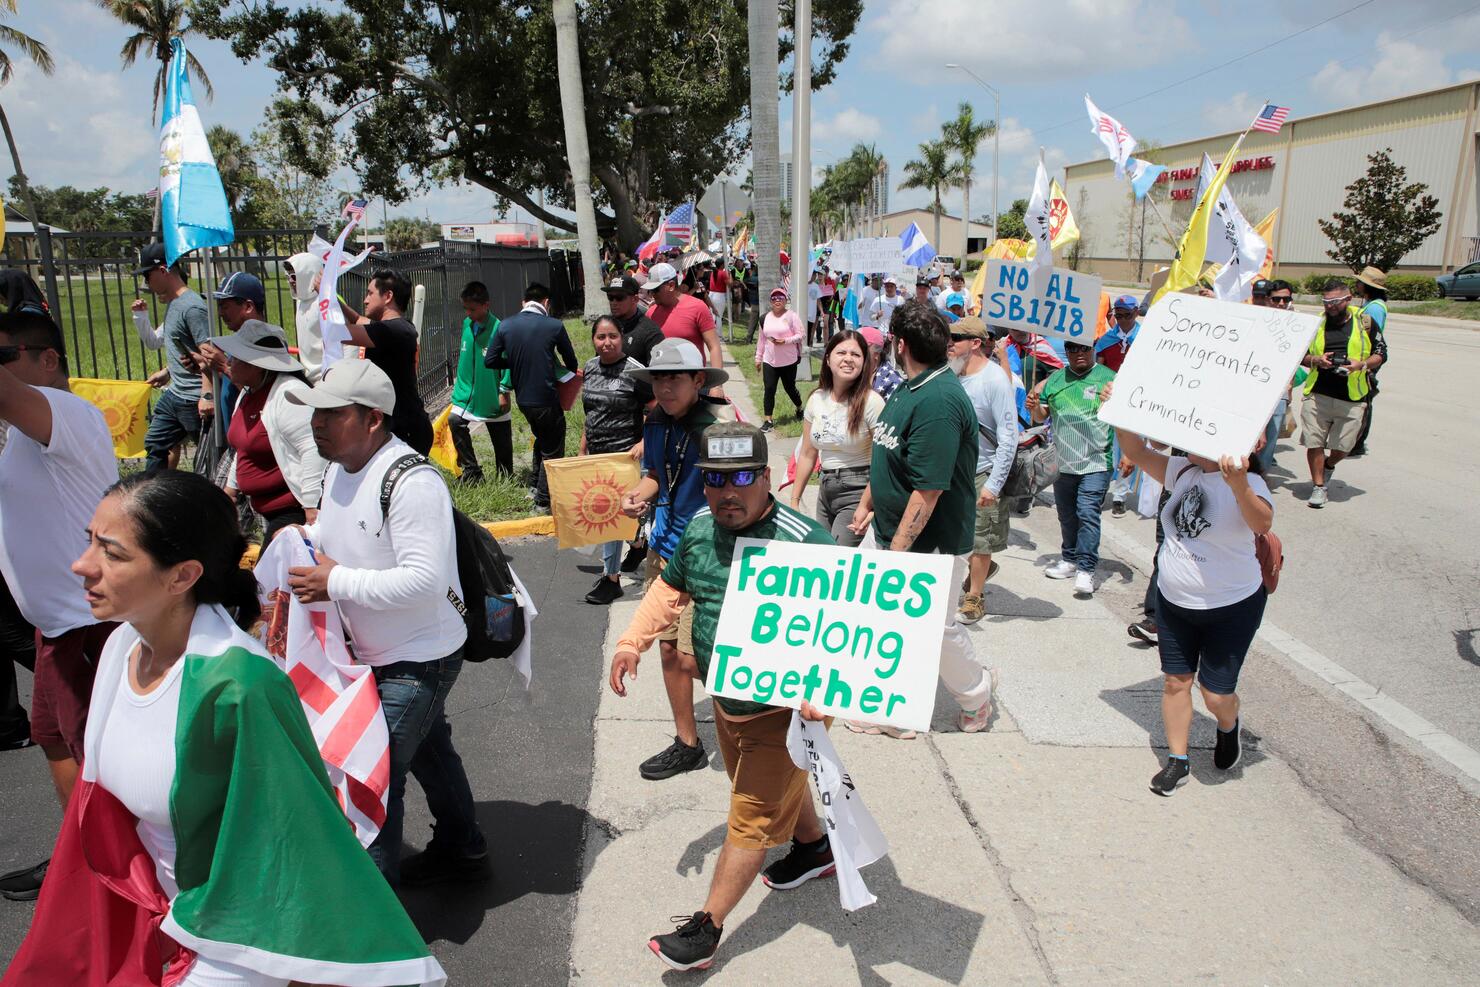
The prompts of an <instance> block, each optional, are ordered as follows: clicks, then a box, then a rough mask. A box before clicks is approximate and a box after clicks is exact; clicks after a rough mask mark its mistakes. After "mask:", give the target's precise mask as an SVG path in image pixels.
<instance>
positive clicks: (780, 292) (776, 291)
mask: <svg viewBox="0 0 1480 987" xmlns="http://www.w3.org/2000/svg"><path fill="white" fill-rule="evenodd" d="M777 295H780V296H781V297H782V298H790V297H791V296H790V295H788V294H787V293H786V289H785V288H783V287H781V286H780V285H777V286H776V287H775V288H772V289H771V297H772V298H775V297H776V296H777Z"/></svg>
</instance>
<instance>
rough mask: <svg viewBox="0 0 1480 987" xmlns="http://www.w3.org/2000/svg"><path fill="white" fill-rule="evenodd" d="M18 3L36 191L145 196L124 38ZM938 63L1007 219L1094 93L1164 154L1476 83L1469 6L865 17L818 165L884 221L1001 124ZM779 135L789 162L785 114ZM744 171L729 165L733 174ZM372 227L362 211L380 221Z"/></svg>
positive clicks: (229, 121)
mask: <svg viewBox="0 0 1480 987" xmlns="http://www.w3.org/2000/svg"><path fill="white" fill-rule="evenodd" d="M321 2H325V3H330V4H331V5H332V0H321ZM19 6H20V11H19V13H18V14H16V15H12V16H10V17H9V18H8V22H9V23H10V24H12V25H13V26H15V27H16V28H19V29H20V30H23V31H25V32H27V33H29V34H31V35H33V36H34V37H36V38H38V39H39V40H41V41H43V42H44V43H45V44H47V45H48V47H50V49H51V52H52V55H53V57H54V58H55V60H56V63H57V71H56V74H55V75H54V76H52V77H50V78H46V77H43V76H41V75H40V73H39V72H37V71H36V70H35V68H34V67H33V66H31V65H30V64H29V63H28V62H25V61H23V60H19V59H18V60H17V61H16V71H15V76H14V77H13V78H12V80H11V82H10V83H9V84H8V85H6V86H4V87H3V88H0V105H3V106H4V108H5V111H6V113H7V114H8V115H9V117H10V122H11V126H12V128H13V129H14V131H15V135H16V141H17V143H18V145H19V147H20V150H21V155H22V161H23V164H24V166H25V168H26V172H27V174H28V176H29V177H31V179H32V180H33V181H36V182H38V183H40V184H43V185H62V184H71V185H76V186H81V187H93V186H97V185H106V186H108V187H110V188H113V189H116V190H120V191H130V192H142V191H145V190H146V189H149V188H151V187H153V185H154V184H155V181H154V175H155V169H156V165H157V153H158V152H157V145H156V139H155V134H154V126H153V125H152V124H151V122H150V86H151V83H152V79H153V72H154V66H153V65H136V66H135V67H133V68H130V69H127V70H125V69H122V68H121V67H120V63H119V59H118V48H119V46H120V45H121V44H122V43H123V40H124V38H125V37H126V34H127V32H126V29H125V28H124V27H123V26H122V25H121V24H119V23H117V22H116V21H114V20H113V19H112V18H111V17H110V16H109V15H107V14H105V13H103V12H102V11H101V10H100V9H99V8H98V6H97V4H96V3H95V2H94V0H21V2H20V4H19ZM1323 22H1324V23H1323ZM552 44H553V39H552ZM1261 49H1262V50H1261ZM191 50H192V51H193V52H194V53H195V55H196V56H197V57H198V58H199V59H200V60H201V61H202V62H203V63H204V64H205V66H206V70H207V72H208V74H210V75H211V76H212V78H213V80H214V81H215V83H216V98H215V100H214V101H211V102H207V101H206V100H205V99H204V96H203V95H202V94H200V93H197V96H196V98H197V102H198V103H199V104H200V113H201V116H202V117H203V119H204V120H205V122H206V125H207V126H210V125H213V124H217V123H219V124H224V125H226V126H228V127H231V128H233V129H235V130H238V131H240V132H242V133H243V134H246V133H249V132H250V131H251V130H252V129H253V128H254V127H256V126H257V125H258V123H260V121H261V119H262V112H263V109H264V108H265V107H266V106H267V104H268V103H269V102H270V101H271V100H272V98H273V95H274V91H275V85H276V76H275V74H274V73H272V72H271V71H269V70H268V69H266V68H265V67H264V66H262V65H261V64H249V65H245V66H244V65H242V64H241V62H240V61H238V60H237V59H236V58H235V57H234V56H233V55H232V54H231V52H230V50H229V48H228V47H227V46H226V45H225V44H223V43H220V42H212V41H205V40H194V41H192V43H191ZM1250 53H1252V54H1250ZM1245 55H1247V56H1248V57H1240V56H1245ZM1235 59H1236V60H1235ZM1230 61H1231V62H1232V64H1225V63H1228V62H1230ZM947 62H957V63H960V64H962V65H964V66H966V67H967V68H970V69H971V70H972V71H973V72H975V73H976V74H977V75H979V76H981V78H982V79H984V80H986V81H987V82H988V83H990V84H991V85H992V86H995V87H996V88H997V89H998V91H999V92H1000V94H1001V100H1002V120H1001V137H1000V147H1001V162H1000V191H999V198H998V204H999V207H1000V208H1001V209H1003V210H1005V209H1007V208H1008V206H1009V205H1010V203H1011V202H1012V200H1013V199H1014V198H1019V197H1026V196H1027V195H1028V192H1029V190H1030V187H1031V185H1032V179H1033V166H1034V162H1035V160H1036V158H1037V155H1038V150H1039V148H1040V147H1042V148H1043V155H1044V159H1045V161H1046V163H1047V164H1048V167H1049V169H1050V170H1051V171H1059V170H1061V169H1062V168H1063V166H1064V165H1066V164H1069V163H1073V162H1078V161H1086V160H1091V159H1094V158H1098V157H1102V156H1103V155H1104V152H1103V150H1102V148H1101V146H1100V144H1099V143H1098V141H1096V140H1095V138H1094V136H1093V135H1092V134H1091V132H1090V127H1089V122H1088V118H1087V117H1086V115H1085V111H1084V100H1083V95H1084V94H1085V93H1089V94H1090V95H1091V96H1092V97H1093V99H1094V100H1095V102H1096V103H1097V104H1098V105H1099V106H1100V108H1101V109H1102V110H1105V111H1106V112H1108V113H1111V114H1112V115H1114V116H1116V117H1117V118H1118V119H1119V120H1120V121H1121V123H1123V124H1124V125H1125V126H1126V128H1127V129H1129V130H1130V132H1131V133H1132V134H1134V135H1135V136H1136V137H1137V138H1138V139H1140V140H1143V141H1155V142H1157V143H1160V144H1169V143H1173V142H1176V141H1181V140H1187V139H1192V138H1197V137H1203V136H1207V135H1210V134H1216V133H1221V132H1224V131H1228V130H1239V129H1242V128H1243V127H1244V126H1245V125H1246V124H1247V123H1248V122H1249V120H1250V119H1252V117H1253V115H1254V114H1255V112H1257V111H1258V109H1259V108H1260V106H1262V105H1263V103H1264V100H1266V99H1268V100H1270V101H1272V102H1275V103H1277V104H1279V105H1282V106H1288V107H1290V108H1291V116H1292V117H1294V118H1298V117H1301V116H1305V115H1308V114H1312V113H1318V112H1322V111H1325V110H1331V109H1338V108H1341V107H1345V106H1353V105H1357V104H1360V103H1365V102H1370V101H1372V100H1377V99H1383V98H1387V97H1391V96H1397V95H1402V94H1404V93H1410V92H1416V91H1419V90H1423V89H1431V88H1435V87H1438V86H1443V85H1447V84H1450V83H1454V82H1461V81H1465V80H1468V79H1472V78H1480V3H1475V2H1472V0H1403V2H1400V3H1392V2H1384V3H1378V2H1376V0H1365V2H1363V0H1303V2H1302V3H1298V4H1296V3H1289V2H1288V0H1286V2H1279V3H1276V2H1266V0H1244V2H1238V3H1234V2H1230V0H1180V2H1171V0H866V2H865V6H864V13H863V17H862V18H861V20H860V22H859V24H858V27H857V30H856V31H855V33H854V35H853V37H852V40H851V50H850V52H849V54H848V57H847V59H846V61H845V62H844V63H843V64H842V66H841V67H840V70H839V72H838V76H837V79H836V81H835V82H834V83H833V84H832V85H830V86H828V87H826V88H824V89H821V90H818V91H816V92H815V93H814V94H813V99H812V121H813V122H812V163H813V165H814V167H820V166H822V165H825V164H828V163H830V162H832V161H836V160H839V159H841V158H843V157H846V156H847V154H848V151H849V150H850V149H851V148H852V146H853V145H854V144H855V143H857V142H859V141H862V142H865V143H871V144H873V145H875V146H876V147H877V149H878V150H879V151H880V152H881V153H882V154H883V155H884V156H885V158H887V159H888V161H889V164H890V170H891V181H892V183H893V184H894V185H895V186H896V187H895V188H893V189H891V191H890V203H889V205H890V208H891V209H900V208H907V207H910V206H915V205H924V204H926V203H928V201H929V194H928V193H927V192H923V191H899V190H898V189H897V185H898V183H899V181H900V180H901V179H902V177H903V165H904V163H905V162H906V161H908V160H910V159H911V158H912V157H915V156H917V154H918V148H919V144H920V143H921V142H922V141H926V140H930V139H934V138H935V137H938V136H939V133H940V125H941V123H942V122H943V121H944V120H946V119H949V118H951V117H954V116H955V114H956V107H957V105H958V104H959V103H960V102H962V101H967V102H970V103H971V104H972V106H973V108H974V110H975V113H976V116H977V117H978V119H982V118H985V119H991V118H992V116H993V104H992V98H991V96H990V95H989V94H988V93H987V92H986V91H985V90H984V89H982V88H981V86H979V85H978V84H977V83H976V82H975V81H973V80H972V79H971V77H970V76H968V75H967V74H966V73H964V72H962V71H960V70H958V69H950V68H946V67H945V66H946V63H947ZM780 118H781V134H782V137H781V146H782V148H783V150H786V149H789V148H790V145H791V139H790V134H791V118H792V114H791V103H790V99H789V98H783V100H782V106H781V113H780ZM992 147H993V142H992V140H991V139H990V138H989V139H987V140H986V141H984V142H983V144H982V147H981V149H980V153H979V154H978V156H977V160H976V179H975V182H974V184H973V187H972V198H971V212H972V214H973V215H974V216H981V215H983V214H986V213H989V212H990V209H991V201H990V200H991V190H992V171H993V168H992ZM748 166H749V163H748V162H741V163H737V165H736V168H735V173H736V174H737V175H740V176H743V175H744V173H745V171H746V169H747V168H748ZM345 181H346V182H348V181H349V179H348V178H346V179H345ZM696 191H697V190H696ZM960 208H961V197H960V193H959V192H952V193H950V194H949V197H948V198H947V199H946V209H947V211H948V212H951V213H955V214H959V212H960ZM493 209H494V197H493V195H492V194H491V193H489V192H487V191H485V190H483V189H480V188H477V187H475V186H466V185H465V186H454V187H447V188H440V189H435V190H433V191H431V192H429V193H427V194H424V195H421V196H418V197H416V198H414V199H412V200H409V201H408V202H405V203H402V204H400V205H393V206H390V207H389V214H390V215H391V216H397V215H415V216H429V217H430V218H431V219H433V220H436V221H439V222H445V223H453V222H486V221H488V220H489V219H491V218H492V212H493ZM379 212H380V210H379V209H376V208H375V205H372V215H377V214H378V213H379ZM377 218H378V215H377ZM525 218H527V217H525Z"/></svg>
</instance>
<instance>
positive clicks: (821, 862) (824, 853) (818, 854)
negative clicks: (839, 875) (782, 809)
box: [761, 836, 838, 891]
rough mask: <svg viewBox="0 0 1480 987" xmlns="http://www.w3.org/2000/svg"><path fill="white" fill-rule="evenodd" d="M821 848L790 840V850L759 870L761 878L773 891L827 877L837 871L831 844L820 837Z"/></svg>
mask: <svg viewBox="0 0 1480 987" xmlns="http://www.w3.org/2000/svg"><path fill="white" fill-rule="evenodd" d="M822 843H823V847H822V849H821V850H808V849H806V848H805V847H804V846H803V845H802V843H801V842H800V841H798V840H792V841H791V852H790V853H788V854H787V855H786V856H784V857H782V858H781V859H780V860H778V861H776V862H775V863H774V864H772V865H771V866H769V867H767V868H766V869H765V870H763V871H761V880H762V881H764V882H766V887H768V888H771V889H772V890H774V891H790V890H791V889H792V888H799V887H801V886H802V885H803V884H806V883H807V882H808V881H810V880H812V878H814V877H827V876H829V875H830V874H833V873H836V872H837V869H838V868H837V865H836V864H834V863H833V855H832V845H831V844H829V843H827V837H825V836H824V837H823V838H822Z"/></svg>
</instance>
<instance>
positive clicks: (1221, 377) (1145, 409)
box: [1100, 294, 1320, 459]
mask: <svg viewBox="0 0 1480 987" xmlns="http://www.w3.org/2000/svg"><path fill="white" fill-rule="evenodd" d="M1319 324H1320V320H1319V319H1318V318H1317V317H1316V316H1314V315H1305V314H1304V313H1301V312H1294V311H1287V310H1284V309H1278V308H1260V307H1258V306H1255V305H1241V304H1238V303H1236V302H1220V301H1216V300H1215V299H1212V298H1201V297H1198V296H1197V295H1181V294H1174V295H1167V296H1165V297H1164V298H1162V300H1161V301H1159V302H1157V303H1156V304H1155V305H1153V306H1151V311H1150V312H1148V313H1146V317H1145V318H1144V319H1142V320H1141V328H1140V330H1139V332H1138V333H1137V335H1136V341H1135V342H1134V343H1132V344H1131V348H1130V351H1129V352H1128V353H1126V357H1125V362H1124V363H1123V364H1121V367H1120V371H1119V373H1117V374H1116V375H1115V387H1114V390H1113V391H1112V392H1111V396H1110V400H1109V401H1107V402H1106V403H1105V404H1104V405H1102V406H1101V407H1100V419H1101V420H1102V421H1106V422H1109V423H1110V424H1111V425H1114V426H1116V427H1117V428H1123V429H1126V430H1127V431H1130V432H1136V433H1137V434H1140V435H1144V436H1146V437H1147V438H1149V439H1155V440H1156V441H1158V442H1169V443H1171V444H1172V445H1173V446H1176V447H1177V448H1179V449H1186V450H1187V451H1189V452H1193V453H1196V454H1197V455H1199V456H1206V457H1208V458H1209V459H1218V458H1220V457H1222V456H1247V455H1249V451H1250V450H1251V449H1253V448H1254V442H1255V440H1256V439H1258V437H1259V436H1260V435H1262V434H1264V426H1265V425H1266V424H1268V423H1269V416H1270V415H1271V414H1272V413H1273V412H1274V406H1275V402H1276V401H1278V400H1279V396H1280V394H1281V393H1282V392H1283V391H1285V390H1286V389H1287V388H1288V387H1289V386H1290V377H1291V375H1292V374H1294V373H1295V368H1296V366H1297V365H1299V363H1300V357H1301V356H1302V355H1303V354H1304V353H1305V351H1306V349H1307V348H1308V347H1309V346H1310V341H1311V338H1312V337H1314V336H1315V333H1316V328H1317V326H1318V325H1319Z"/></svg>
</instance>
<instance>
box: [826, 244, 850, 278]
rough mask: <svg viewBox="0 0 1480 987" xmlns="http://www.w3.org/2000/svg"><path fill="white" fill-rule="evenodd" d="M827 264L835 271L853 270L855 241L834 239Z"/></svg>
mask: <svg viewBox="0 0 1480 987" xmlns="http://www.w3.org/2000/svg"><path fill="white" fill-rule="evenodd" d="M827 266H828V268H829V269H831V270H834V271H851V270H853V241H851V240H834V241H833V242H832V253H831V254H829V255H828V258H827Z"/></svg>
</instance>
